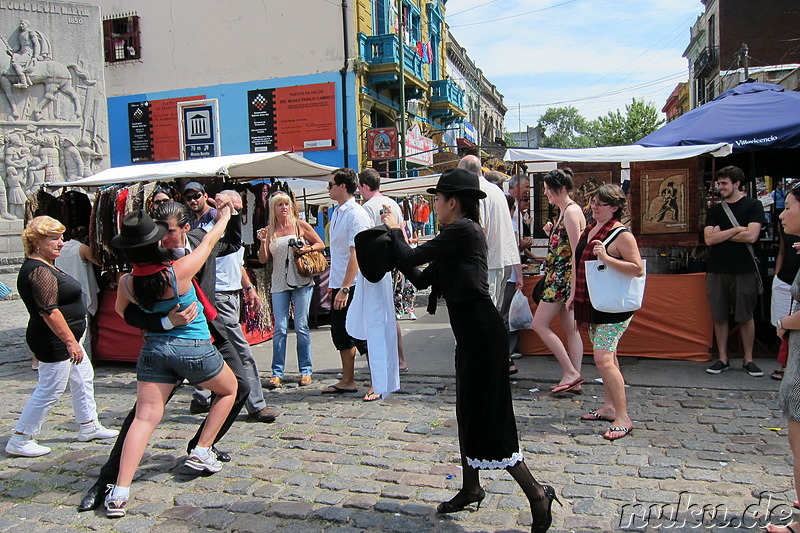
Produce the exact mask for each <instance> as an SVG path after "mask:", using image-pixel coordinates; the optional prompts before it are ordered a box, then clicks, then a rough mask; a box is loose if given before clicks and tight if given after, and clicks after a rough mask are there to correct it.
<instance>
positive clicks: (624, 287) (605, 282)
mask: <svg viewBox="0 0 800 533" xmlns="http://www.w3.org/2000/svg"><path fill="white" fill-rule="evenodd" d="M623 231H626V228H625V227H624V226H623V227H620V228H617V229H615V230H614V231H612V232H611V234H610V235H609V236H608V237H606V240H604V241H603V244H604V245H605V246H608V245H609V244H611V242H612V241H613V240H614V239H615V238H617V236H618V235H619V234H620V233H621V232H623ZM586 246H589V243H587V244H586ZM642 264H643V266H644V267H645V268H646V266H647V265H646V262H645V261H642ZM646 277H647V273H646V270H645V272H644V273H642V275H641V276H639V277H634V276H630V275H628V274H624V273H622V272H620V271H619V270H614V269H613V268H609V267H608V266H607V265H605V264H604V263H603V262H602V261H600V260H599V259H594V260H591V261H586V286H587V288H588V289H589V300H590V301H591V303H592V307H594V308H595V309H597V310H598V311H602V312H604V313H628V312H630V311H636V310H637V309H639V308H640V307H642V298H644V285H645V278H646Z"/></svg>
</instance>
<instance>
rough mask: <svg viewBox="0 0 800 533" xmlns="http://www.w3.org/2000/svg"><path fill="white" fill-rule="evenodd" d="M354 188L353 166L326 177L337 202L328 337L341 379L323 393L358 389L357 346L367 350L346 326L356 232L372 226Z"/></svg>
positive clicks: (331, 231) (332, 223) (332, 235)
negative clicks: (339, 359) (340, 362)
mask: <svg viewBox="0 0 800 533" xmlns="http://www.w3.org/2000/svg"><path fill="white" fill-rule="evenodd" d="M357 189H358V177H357V176H356V173H355V171H354V170H353V169H350V168H339V169H336V170H335V171H333V173H332V174H331V175H330V177H329V178H328V195H329V196H330V197H331V199H332V200H333V201H335V202H336V203H337V204H338V206H337V208H336V210H335V211H334V213H333V215H332V216H331V221H330V224H329V225H328V229H329V234H330V251H331V268H330V273H329V275H328V290H329V291H330V293H331V339H332V340H333V344H334V346H336V349H337V350H339V355H340V357H341V359H342V379H341V380H339V382H338V383H336V384H334V385H331V386H329V387H325V388H324V389H322V394H341V393H343V392H358V388H357V387H356V380H355V359H356V348H358V351H359V352H361V353H362V354H366V353H367V343H366V342H364V341H360V340H357V339H354V338H352V337H351V336H350V335H349V334H348V333H347V329H346V327H345V321H346V319H347V309H348V308H349V307H350V302H351V301H352V299H353V293H354V291H355V288H356V287H355V279H356V274H358V260H357V259H356V249H355V236H356V234H357V233H358V232H360V231H363V230H365V229H368V228H369V227H370V226H371V224H370V218H369V215H368V214H367V211H366V210H365V209H364V208H363V207H361V206H360V205H358V203H356V200H355V198H354V197H353V195H354V194H355V192H356V190H357Z"/></svg>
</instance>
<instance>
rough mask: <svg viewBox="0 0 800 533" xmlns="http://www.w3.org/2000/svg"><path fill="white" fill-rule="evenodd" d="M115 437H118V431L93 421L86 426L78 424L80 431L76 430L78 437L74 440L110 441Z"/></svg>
mask: <svg viewBox="0 0 800 533" xmlns="http://www.w3.org/2000/svg"><path fill="white" fill-rule="evenodd" d="M117 435H119V431H117V430H116V429H108V428H107V427H103V424H101V423H100V422H98V421H97V420H95V421H94V422H89V423H88V424H80V429H78V436H77V437H76V438H77V439H78V440H79V441H80V442H88V441H90V440H94V439H110V438H113V437H116V436H117Z"/></svg>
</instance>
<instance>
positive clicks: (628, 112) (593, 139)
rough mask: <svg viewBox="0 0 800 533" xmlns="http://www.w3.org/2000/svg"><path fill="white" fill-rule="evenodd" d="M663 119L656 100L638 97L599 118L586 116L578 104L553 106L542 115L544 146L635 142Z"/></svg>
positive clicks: (564, 146)
mask: <svg viewBox="0 0 800 533" xmlns="http://www.w3.org/2000/svg"><path fill="white" fill-rule="evenodd" d="M663 123H664V120H663V119H660V118H659V116H658V110H657V109H656V106H655V104H654V103H653V102H645V101H644V100H637V99H636V98H634V99H633V101H632V102H631V103H630V104H626V105H625V112H624V113H623V112H621V111H620V110H619V109H617V110H616V111H609V112H608V114H607V115H606V116H603V117H599V118H597V120H587V119H586V118H584V117H583V116H582V115H581V114H580V113H579V112H578V110H577V109H576V108H574V107H572V106H568V107H551V108H549V109H548V110H547V111H545V113H544V115H542V116H541V118H540V119H539V125H540V126H541V128H542V131H543V133H544V135H543V137H542V141H541V143H540V145H541V146H542V147H543V148H590V147H593V146H621V145H627V144H633V143H635V142H636V141H638V140H639V139H641V138H642V137H645V136H646V135H649V134H651V133H652V132H654V131H655V130H657V129H658V128H659V126H661V125H662V124H663Z"/></svg>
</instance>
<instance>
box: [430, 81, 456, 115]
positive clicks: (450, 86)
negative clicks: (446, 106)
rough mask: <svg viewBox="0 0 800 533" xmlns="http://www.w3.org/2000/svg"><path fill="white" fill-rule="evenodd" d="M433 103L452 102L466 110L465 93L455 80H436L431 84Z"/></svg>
mask: <svg viewBox="0 0 800 533" xmlns="http://www.w3.org/2000/svg"><path fill="white" fill-rule="evenodd" d="M430 86H431V103H433V102H450V103H452V104H453V105H455V106H456V107H458V108H459V109H464V91H463V90H462V89H461V88H460V87H459V86H458V85H456V83H455V82H454V81H453V80H450V79H446V80H434V81H431V82H430Z"/></svg>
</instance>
